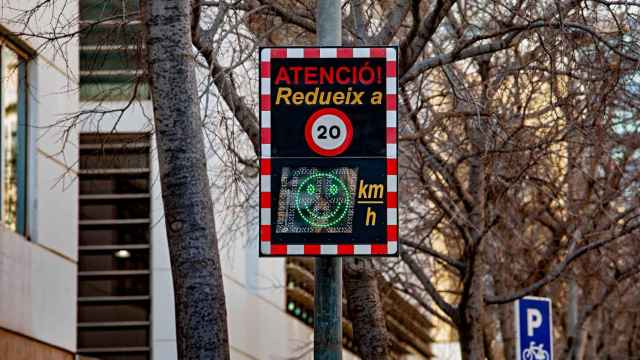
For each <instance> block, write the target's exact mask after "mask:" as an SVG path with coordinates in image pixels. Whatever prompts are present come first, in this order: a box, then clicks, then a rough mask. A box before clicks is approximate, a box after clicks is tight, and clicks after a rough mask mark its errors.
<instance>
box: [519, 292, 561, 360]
mask: <svg viewBox="0 0 640 360" xmlns="http://www.w3.org/2000/svg"><path fill="white" fill-rule="evenodd" d="M514 309H515V316H514V317H515V328H516V359H517V360H553V318H552V307H551V299H548V298H541V297H533V296H527V297H524V298H522V299H520V300H517V301H516V302H515V307H514Z"/></svg>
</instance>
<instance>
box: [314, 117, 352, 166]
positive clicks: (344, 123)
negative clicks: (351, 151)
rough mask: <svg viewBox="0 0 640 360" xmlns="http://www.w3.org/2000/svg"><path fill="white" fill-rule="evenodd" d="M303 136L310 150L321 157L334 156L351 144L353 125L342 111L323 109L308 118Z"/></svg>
mask: <svg viewBox="0 0 640 360" xmlns="http://www.w3.org/2000/svg"><path fill="white" fill-rule="evenodd" d="M304 136H305V139H306V140H307V144H308V145H309V147H310V148H311V150H313V151H315V152H316V153H318V154H320V155H322V156H336V155H340V154H341V153H343V152H344V151H345V150H347V148H348V147H349V145H350V144H351V139H353V125H351V120H349V117H348V116H347V115H346V114H345V113H343V112H342V111H340V110H338V109H333V108H324V109H320V110H318V111H316V112H315V113H313V115H311V117H309V120H307V124H306V126H305V132H304Z"/></svg>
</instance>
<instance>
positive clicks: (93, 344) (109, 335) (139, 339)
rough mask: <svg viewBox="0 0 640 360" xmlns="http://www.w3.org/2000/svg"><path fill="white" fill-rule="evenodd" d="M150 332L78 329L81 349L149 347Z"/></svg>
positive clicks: (126, 329)
mask: <svg viewBox="0 0 640 360" xmlns="http://www.w3.org/2000/svg"><path fill="white" fill-rule="evenodd" d="M148 338H149V330H148V329H146V328H144V327H142V328H118V329H115V328H110V329H105V328H103V329H86V328H80V329H78V347H79V348H101V347H123V346H147V341H148Z"/></svg>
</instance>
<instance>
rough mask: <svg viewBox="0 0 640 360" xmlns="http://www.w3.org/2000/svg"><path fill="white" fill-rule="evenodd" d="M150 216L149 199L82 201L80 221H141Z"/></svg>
mask: <svg viewBox="0 0 640 360" xmlns="http://www.w3.org/2000/svg"><path fill="white" fill-rule="evenodd" d="M148 216H149V199H142V200H116V201H109V202H106V201H102V202H97V201H92V202H87V201H82V202H81V204H80V220H89V219H93V220H98V219H139V218H146V217H148Z"/></svg>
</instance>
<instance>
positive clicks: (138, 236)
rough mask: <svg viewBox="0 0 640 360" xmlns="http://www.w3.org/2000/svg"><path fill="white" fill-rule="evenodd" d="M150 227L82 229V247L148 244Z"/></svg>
mask: <svg viewBox="0 0 640 360" xmlns="http://www.w3.org/2000/svg"><path fill="white" fill-rule="evenodd" d="M148 243H149V226H148V225H144V226H122V227H117V228H116V227H112V228H107V229H100V228H83V229H80V246H84V245H127V244H148Z"/></svg>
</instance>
